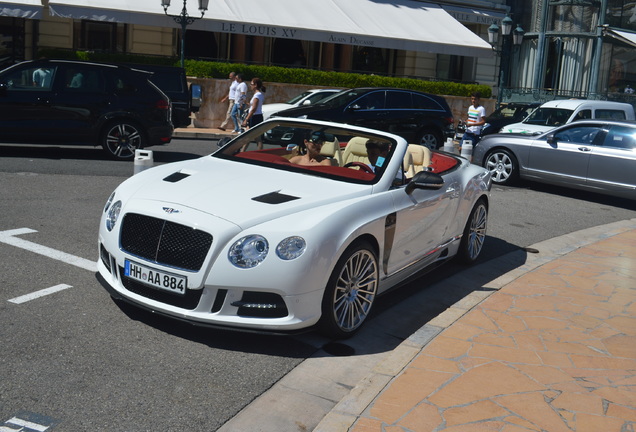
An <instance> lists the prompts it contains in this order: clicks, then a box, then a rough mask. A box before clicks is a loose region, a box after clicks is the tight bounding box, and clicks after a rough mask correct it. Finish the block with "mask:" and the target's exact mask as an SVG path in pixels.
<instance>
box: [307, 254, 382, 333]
mask: <svg viewBox="0 0 636 432" xmlns="http://www.w3.org/2000/svg"><path fill="white" fill-rule="evenodd" d="M377 289H378V260H377V258H376V255H375V253H374V252H373V249H372V248H371V247H369V246H368V245H367V244H359V245H357V246H354V247H353V248H350V249H348V250H347V252H345V254H344V255H343V256H342V258H340V260H339V261H338V264H337V265H336V268H335V269H334V272H333V274H332V276H331V278H330V279H329V284H328V286H327V289H326V291H325V296H324V299H323V308H322V317H321V321H320V326H321V329H322V331H323V332H324V333H325V334H327V335H328V336H330V337H335V338H345V337H349V336H351V335H353V334H354V333H355V332H356V331H357V330H358V329H359V328H360V326H361V325H362V323H363V322H364V321H365V319H366V318H367V317H368V316H369V312H370V311H371V307H372V306H373V301H374V300H375V296H376V293H377Z"/></svg>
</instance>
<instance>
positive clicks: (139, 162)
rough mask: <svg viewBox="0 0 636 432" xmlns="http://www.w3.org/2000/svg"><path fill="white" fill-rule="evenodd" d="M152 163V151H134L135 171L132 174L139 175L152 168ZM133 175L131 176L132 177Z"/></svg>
mask: <svg viewBox="0 0 636 432" xmlns="http://www.w3.org/2000/svg"><path fill="white" fill-rule="evenodd" d="M153 163H154V160H153V157H152V150H139V149H138V150H135V171H134V174H139V173H140V172H142V171H143V170H147V169H148V168H152V164H153ZM134 174H133V175H134Z"/></svg>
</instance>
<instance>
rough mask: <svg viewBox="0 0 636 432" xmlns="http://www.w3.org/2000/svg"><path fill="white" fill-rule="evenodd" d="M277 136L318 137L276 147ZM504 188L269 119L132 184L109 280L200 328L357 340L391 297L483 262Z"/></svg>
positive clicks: (117, 224) (397, 151) (116, 212)
mask: <svg viewBox="0 0 636 432" xmlns="http://www.w3.org/2000/svg"><path fill="white" fill-rule="evenodd" d="M276 128H282V129H283V130H285V131H289V130H290V129H293V130H294V131H295V133H294V136H303V137H304V138H303V139H301V140H299V142H296V143H290V144H288V145H286V146H280V145H275V144H267V143H266V142H264V141H263V136H264V135H265V134H267V133H271V130H272V129H276ZM370 142H372V143H373V144H374V145H376V146H378V147H380V148H382V149H383V150H384V151H383V152H382V153H380V154H379V155H378V154H377V152H376V151H375V150H374V151H372V152H371V151H370V152H369V153H367V144H368V143H370ZM369 145H371V144H369ZM369 148H370V147H369ZM318 150H319V152H320V153H319V154H317V153H316V152H317V151H318ZM298 161H300V162H301V163H296V162H298ZM490 188H491V179H490V173H489V172H488V170H486V169H484V168H482V167H479V166H477V165H471V164H470V163H469V162H468V161H467V160H466V159H463V158H461V157H458V156H455V155H451V154H447V153H442V152H435V151H430V150H428V149H426V148H425V147H423V146H419V145H412V144H408V143H407V142H406V141H404V139H402V138H400V137H398V136H396V135H392V134H388V133H384V132H379V131H376V130H371V129H366V128H360V127H354V126H347V125H342V124H338V123H330V122H321V121H315V120H301V119H286V118H277V119H274V120H268V121H266V122H263V123H261V124H259V125H258V126H256V127H255V128H252V129H250V130H248V131H247V132H245V133H243V134H241V135H238V136H237V137H235V138H234V139H232V140H231V141H229V142H227V143H225V145H223V146H222V147H221V148H220V149H219V150H218V151H216V152H215V153H213V154H211V155H209V156H205V157H201V158H199V159H195V160H188V161H183V162H176V163H171V164H166V165H161V166H156V167H154V168H150V169H147V170H145V171H142V172H141V173H138V174H136V175H134V176H133V177H131V178H130V179H128V180H126V181H124V182H123V183H122V184H121V185H120V186H119V187H118V188H117V189H116V190H115V191H114V192H113V193H112V195H111V196H110V198H109V199H108V202H107V203H106V206H105V207H104V211H103V214H102V217H101V221H100V228H99V239H98V243H99V244H98V247H99V259H98V279H100V282H101V283H102V284H103V285H104V286H105V288H106V289H107V290H108V291H109V292H110V294H111V295H112V296H113V297H115V298H117V299H121V300H124V301H127V302H130V303H132V304H134V305H137V306H139V307H142V308H145V309H148V310H151V311H154V312H156V313H160V314H164V315H167V316H170V317H173V318H176V319H180V320H185V321H188V322H190V323H193V324H199V325H207V326H223V327H229V328H238V329H243V330H255V331H274V332H279V333H287V332H295V331H299V330H300V329H308V328H314V327H315V328H317V329H319V330H320V331H321V332H322V333H324V334H325V335H327V336H329V337H333V338H346V337H349V336H351V335H353V334H354V333H355V332H356V331H357V330H358V329H359V328H360V326H361V325H362V324H363V323H364V321H365V319H366V318H367V317H368V316H369V312H370V310H371V308H372V306H373V304H374V302H375V301H376V298H377V296H378V295H380V294H381V293H383V292H385V291H387V290H388V289H390V288H393V287H396V286H398V285H400V284H402V283H404V282H405V281H406V280H407V279H409V278H411V277H412V276H414V275H416V274H419V273H421V272H423V271H424V270H426V269H427V268H428V269H430V268H432V267H433V266H434V265H435V264H439V263H440V262H442V261H445V260H448V259H450V258H452V257H454V256H457V257H458V259H461V260H463V261H464V262H466V263H472V262H474V261H475V260H476V259H477V258H478V256H479V254H480V252H481V250H482V247H483V243H484V239H485V236H486V225H487V218H488V207H489V198H490Z"/></svg>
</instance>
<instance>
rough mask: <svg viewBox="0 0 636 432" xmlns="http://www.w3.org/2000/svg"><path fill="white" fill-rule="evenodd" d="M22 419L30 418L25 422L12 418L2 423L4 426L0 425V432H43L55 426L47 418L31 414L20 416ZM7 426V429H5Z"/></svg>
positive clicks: (53, 422) (52, 421)
mask: <svg viewBox="0 0 636 432" xmlns="http://www.w3.org/2000/svg"><path fill="white" fill-rule="evenodd" d="M21 415H22V416H24V417H30V418H31V419H30V420H25V419H22V418H20V417H13V418H10V419H9V420H7V421H6V422H4V425H0V432H18V431H20V432H44V431H46V430H48V429H49V428H50V427H51V426H54V425H55V423H56V422H55V421H54V420H53V419H51V418H49V417H45V416H40V415H37V414H32V413H24V414H21ZM33 420H37V421H41V422H46V423H49V424H40V423H36V422H34V421H33ZM5 426H7V427H5ZM11 426H18V427H19V428H20V429H15V428H13V427H11Z"/></svg>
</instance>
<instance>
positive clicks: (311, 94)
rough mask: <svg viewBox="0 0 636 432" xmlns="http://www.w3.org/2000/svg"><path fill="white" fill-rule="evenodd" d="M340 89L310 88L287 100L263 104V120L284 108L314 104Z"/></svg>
mask: <svg viewBox="0 0 636 432" xmlns="http://www.w3.org/2000/svg"><path fill="white" fill-rule="evenodd" d="M341 90H342V89H311V90H307V91H306V92H303V93H301V94H299V95H298V96H295V97H293V98H291V99H290V100H289V101H287V102H283V103H271V104H264V105H263V108H262V110H263V120H267V119H269V117H270V116H271V115H272V114H275V113H277V112H279V111H284V110H286V109H289V108H294V107H297V106H304V105H311V104H314V103H316V102H318V101H320V100H322V99H324V98H326V97H329V96H331V95H334V94H336V93H338V92H340V91H341Z"/></svg>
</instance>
